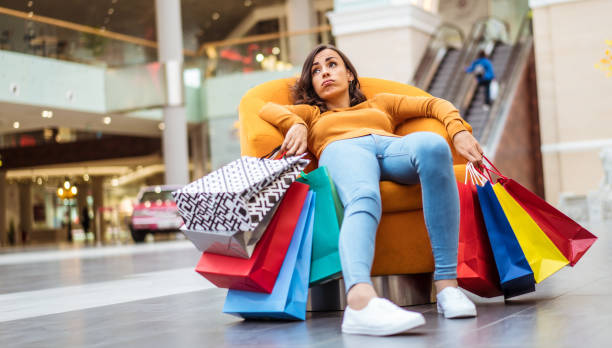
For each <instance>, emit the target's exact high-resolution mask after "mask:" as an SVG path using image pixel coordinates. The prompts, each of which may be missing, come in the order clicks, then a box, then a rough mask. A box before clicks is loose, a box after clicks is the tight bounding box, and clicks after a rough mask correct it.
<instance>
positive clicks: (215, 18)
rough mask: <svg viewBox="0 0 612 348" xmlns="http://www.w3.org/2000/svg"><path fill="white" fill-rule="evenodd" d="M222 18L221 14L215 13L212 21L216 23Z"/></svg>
mask: <svg viewBox="0 0 612 348" xmlns="http://www.w3.org/2000/svg"><path fill="white" fill-rule="evenodd" d="M219 18H221V14H220V13H219V12H213V14H212V20H213V21H216V20H217V19H219Z"/></svg>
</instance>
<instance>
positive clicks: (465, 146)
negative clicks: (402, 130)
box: [374, 94, 482, 165]
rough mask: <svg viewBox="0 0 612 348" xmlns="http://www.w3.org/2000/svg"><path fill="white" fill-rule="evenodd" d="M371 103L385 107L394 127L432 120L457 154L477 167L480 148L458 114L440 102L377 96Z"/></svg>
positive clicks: (439, 99) (417, 98)
mask: <svg viewBox="0 0 612 348" xmlns="http://www.w3.org/2000/svg"><path fill="white" fill-rule="evenodd" d="M374 102H375V103H378V104H379V105H380V106H384V107H385V111H386V112H387V113H388V114H389V115H390V116H391V117H392V118H393V122H394V126H395V127H396V126H397V125H398V124H400V123H402V122H404V121H405V120H408V119H411V118H415V117H431V118H436V119H438V120H439V121H440V122H442V123H443V124H444V127H445V128H446V132H447V133H448V135H449V138H450V139H451V140H452V142H453V146H454V147H455V149H456V150H457V152H458V153H459V154H460V155H461V156H463V157H464V158H465V159H467V160H468V161H470V162H474V163H476V164H478V165H480V161H481V160H482V148H481V147H480V144H478V141H476V139H475V138H474V137H473V136H472V134H471V133H470V132H469V131H468V130H467V128H466V127H465V125H464V124H463V122H464V121H463V119H462V118H461V116H460V115H459V110H457V108H455V106H454V105H453V104H452V103H451V102H449V101H447V100H444V99H441V98H436V97H412V96H404V95H397V94H379V95H377V96H376V97H375V98H374Z"/></svg>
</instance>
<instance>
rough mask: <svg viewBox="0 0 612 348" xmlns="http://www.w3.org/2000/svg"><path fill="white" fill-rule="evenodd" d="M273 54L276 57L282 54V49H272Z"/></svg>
mask: <svg viewBox="0 0 612 348" xmlns="http://www.w3.org/2000/svg"><path fill="white" fill-rule="evenodd" d="M272 54H274V55H278V54H280V48H278V47H274V48H272Z"/></svg>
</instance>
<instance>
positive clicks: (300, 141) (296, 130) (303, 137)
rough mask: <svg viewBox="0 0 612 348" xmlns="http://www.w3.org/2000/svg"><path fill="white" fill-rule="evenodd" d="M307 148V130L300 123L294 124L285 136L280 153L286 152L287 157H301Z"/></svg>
mask: <svg viewBox="0 0 612 348" xmlns="http://www.w3.org/2000/svg"><path fill="white" fill-rule="evenodd" d="M307 148H308V128H306V126H305V125H304V124H302V123H298V124H294V125H293V126H291V128H289V130H288V131H287V134H286V135H285V140H284V141H283V145H281V149H280V151H281V153H282V152H285V151H286V152H287V153H286V154H287V156H294V155H301V154H303V153H304V152H306V149H307Z"/></svg>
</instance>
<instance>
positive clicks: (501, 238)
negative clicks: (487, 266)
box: [476, 181, 535, 298]
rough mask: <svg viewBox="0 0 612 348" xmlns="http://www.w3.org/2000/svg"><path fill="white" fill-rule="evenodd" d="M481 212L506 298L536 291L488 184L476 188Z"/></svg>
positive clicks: (507, 223) (531, 272)
mask: <svg viewBox="0 0 612 348" xmlns="http://www.w3.org/2000/svg"><path fill="white" fill-rule="evenodd" d="M476 188H477V190H478V200H479V201H480V209H481V210H482V216H483V218H484V221H485V226H486V227H487V234H488V235H489V242H490V243H491V249H492V250H493V257H494V258H495V264H496V266H497V271H498V273H499V279H500V282H501V288H502V291H503V292H504V297H505V298H510V297H514V296H518V295H522V294H526V293H529V292H533V291H535V278H534V275H533V271H532V270H531V267H530V266H529V262H527V259H526V258H525V254H524V253H523V249H521V246H520V244H519V242H518V240H517V239H516V236H515V235H514V231H513V230H512V227H511V226H510V222H508V219H507V218H506V214H505V213H504V210H503V209H502V206H501V204H500V203H499V200H498V199H497V196H496V195H495V192H494V191H493V186H491V182H489V181H487V182H486V183H485V185H484V186H479V185H476Z"/></svg>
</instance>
